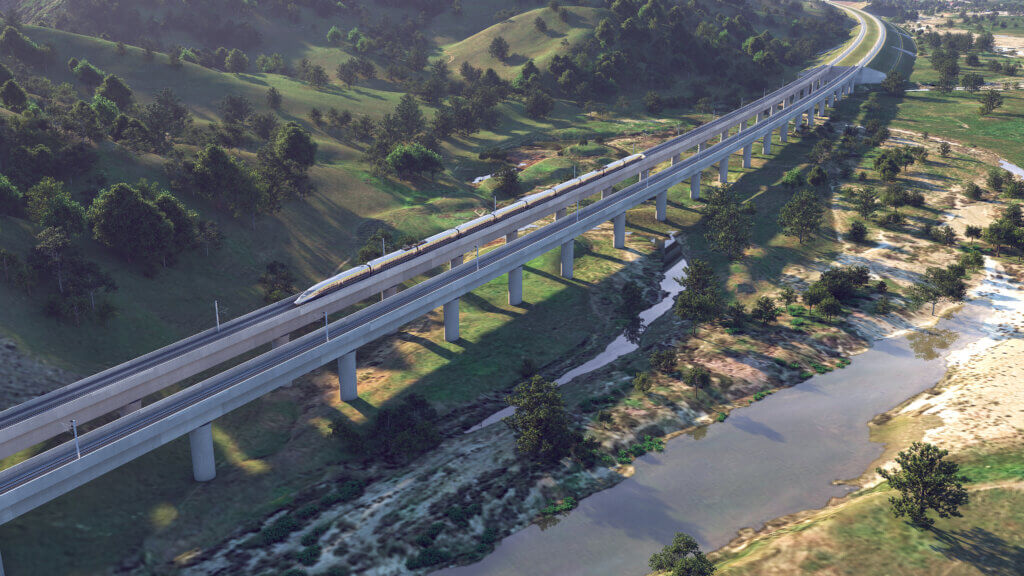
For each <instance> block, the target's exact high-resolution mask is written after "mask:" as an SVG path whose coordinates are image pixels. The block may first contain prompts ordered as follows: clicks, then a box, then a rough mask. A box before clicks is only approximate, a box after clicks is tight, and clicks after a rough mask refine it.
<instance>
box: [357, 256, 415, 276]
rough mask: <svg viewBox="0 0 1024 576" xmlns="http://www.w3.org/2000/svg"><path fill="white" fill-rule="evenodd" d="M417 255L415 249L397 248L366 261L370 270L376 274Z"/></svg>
mask: <svg viewBox="0 0 1024 576" xmlns="http://www.w3.org/2000/svg"><path fill="white" fill-rule="evenodd" d="M413 255H415V251H407V250H396V251H394V252H391V253H389V254H385V255H383V256H381V257H379V258H374V259H373V260H370V261H369V262H367V263H366V265H367V266H369V267H370V271H371V272H372V273H374V274H376V273H377V272H380V271H381V270H387V269H388V268H390V267H392V266H394V265H395V264H398V263H399V262H401V261H403V260H405V259H406V258H408V257H410V256H413Z"/></svg>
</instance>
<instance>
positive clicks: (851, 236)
mask: <svg viewBox="0 0 1024 576" xmlns="http://www.w3.org/2000/svg"><path fill="white" fill-rule="evenodd" d="M846 239H847V240H849V241H850V242H856V243H858V244H861V243H863V242H864V241H865V240H867V239H868V227H867V226H865V225H864V223H863V222H861V221H859V220H857V221H854V223H853V224H850V231H849V232H847V233H846Z"/></svg>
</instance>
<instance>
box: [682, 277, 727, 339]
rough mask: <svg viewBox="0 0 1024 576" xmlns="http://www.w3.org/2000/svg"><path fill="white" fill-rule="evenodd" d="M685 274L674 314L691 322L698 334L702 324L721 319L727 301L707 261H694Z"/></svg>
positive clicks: (693, 329) (692, 327)
mask: <svg viewBox="0 0 1024 576" xmlns="http://www.w3.org/2000/svg"><path fill="white" fill-rule="evenodd" d="M683 274H684V276H683V278H682V282H681V284H682V286H683V291H682V292H680V293H679V296H677V297H676V302H675V306H674V308H673V312H674V313H675V315H676V316H678V317H679V318H681V319H683V320H689V321H690V322H691V329H692V331H693V333H694V334H696V333H697V328H698V327H699V326H700V325H701V324H704V323H707V322H712V321H714V320H717V319H718V318H720V317H721V315H722V311H723V310H724V309H725V300H724V298H723V295H722V288H721V286H720V285H719V281H718V278H717V277H716V276H715V273H714V270H712V268H711V265H710V264H708V263H707V262H706V261H704V260H700V259H696V260H694V261H693V262H691V263H690V264H689V266H687V267H686V268H685V269H684V271H683Z"/></svg>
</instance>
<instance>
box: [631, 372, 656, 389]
mask: <svg viewBox="0 0 1024 576" xmlns="http://www.w3.org/2000/svg"><path fill="white" fill-rule="evenodd" d="M652 386H654V382H651V375H650V374H648V373H647V372H637V373H636V376H634V377H633V389H634V390H636V391H637V392H639V393H641V394H646V393H648V392H650V391H651V387H652Z"/></svg>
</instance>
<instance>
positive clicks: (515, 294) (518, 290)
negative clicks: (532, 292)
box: [508, 266, 523, 306]
mask: <svg viewBox="0 0 1024 576" xmlns="http://www.w3.org/2000/svg"><path fill="white" fill-rule="evenodd" d="M522 303H523V267H522V266H518V267H516V268H513V269H511V270H509V271H508V305H509V306H520V305H522Z"/></svg>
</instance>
